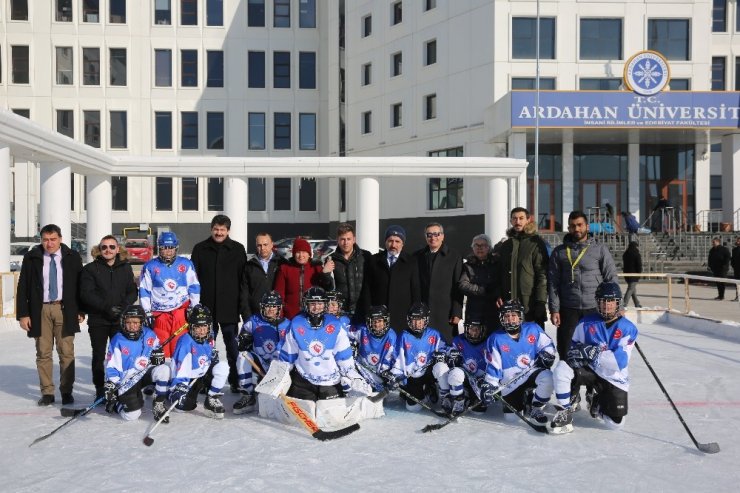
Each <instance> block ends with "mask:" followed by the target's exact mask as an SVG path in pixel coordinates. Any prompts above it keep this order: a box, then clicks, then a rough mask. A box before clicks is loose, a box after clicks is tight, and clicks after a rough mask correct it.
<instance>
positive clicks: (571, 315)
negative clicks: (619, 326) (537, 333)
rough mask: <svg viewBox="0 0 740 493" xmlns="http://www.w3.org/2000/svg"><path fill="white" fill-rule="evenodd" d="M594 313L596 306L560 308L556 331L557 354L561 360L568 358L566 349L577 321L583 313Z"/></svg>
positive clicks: (568, 347) (568, 346)
mask: <svg viewBox="0 0 740 493" xmlns="http://www.w3.org/2000/svg"><path fill="white" fill-rule="evenodd" d="M592 313H596V308H587V309H585V310H579V309H577V308H565V307H561V308H560V327H558V332H557V339H558V340H557V346H558V356H560V359H561V360H562V361H565V360H567V359H568V349H570V343H571V341H572V340H573V332H575V330H576V325H578V321H579V320H581V319H582V318H583V317H584V316H585V315H590V314H592Z"/></svg>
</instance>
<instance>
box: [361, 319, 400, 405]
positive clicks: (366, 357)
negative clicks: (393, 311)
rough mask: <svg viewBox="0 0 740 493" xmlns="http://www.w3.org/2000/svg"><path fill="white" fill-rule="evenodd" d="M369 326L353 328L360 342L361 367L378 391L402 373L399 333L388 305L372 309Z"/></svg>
mask: <svg viewBox="0 0 740 493" xmlns="http://www.w3.org/2000/svg"><path fill="white" fill-rule="evenodd" d="M367 313H368V315H367V320H366V321H367V325H361V326H360V327H358V328H357V329H354V328H353V329H352V330H351V331H350V339H352V340H354V341H355V342H356V344H357V355H356V356H355V359H356V360H357V363H358V366H357V369H358V371H359V372H360V374H361V375H362V376H363V377H365V380H366V381H367V382H368V383H369V384H370V385H371V386H372V388H373V390H374V391H375V392H380V391H381V390H383V388H384V387H385V386H386V385H388V384H389V383H391V384H392V382H395V381H396V380H398V378H399V377H400V376H401V369H400V368H399V365H398V363H399V361H398V359H397V353H396V350H397V349H396V332H395V331H393V330H391V326H390V316H389V314H388V308H386V306H385V305H379V306H371V307H370V308H369V309H368V312H367Z"/></svg>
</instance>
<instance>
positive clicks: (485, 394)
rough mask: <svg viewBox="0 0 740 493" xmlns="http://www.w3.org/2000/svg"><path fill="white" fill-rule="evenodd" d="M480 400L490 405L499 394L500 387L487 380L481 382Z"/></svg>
mask: <svg viewBox="0 0 740 493" xmlns="http://www.w3.org/2000/svg"><path fill="white" fill-rule="evenodd" d="M479 388H480V400H481V402H483V404H484V405H486V406H490V405H491V404H492V403H493V401H495V400H496V398H498V396H499V392H500V387H499V386H498V385H494V384H492V383H490V382H486V381H485V380H484V381H482V382H480V384H479Z"/></svg>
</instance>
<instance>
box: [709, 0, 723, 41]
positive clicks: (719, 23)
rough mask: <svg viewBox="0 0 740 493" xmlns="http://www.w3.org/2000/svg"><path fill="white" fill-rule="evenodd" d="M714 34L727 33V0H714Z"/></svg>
mask: <svg viewBox="0 0 740 493" xmlns="http://www.w3.org/2000/svg"><path fill="white" fill-rule="evenodd" d="M712 32H714V33H724V32H727V0H714V2H713V3H712Z"/></svg>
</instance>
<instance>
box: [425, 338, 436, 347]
mask: <svg viewBox="0 0 740 493" xmlns="http://www.w3.org/2000/svg"><path fill="white" fill-rule="evenodd" d="M427 341H429V344H431V345H432V346H433V345H434V344H435V343H436V342H437V338H436V337H435V336H429V339H427Z"/></svg>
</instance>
